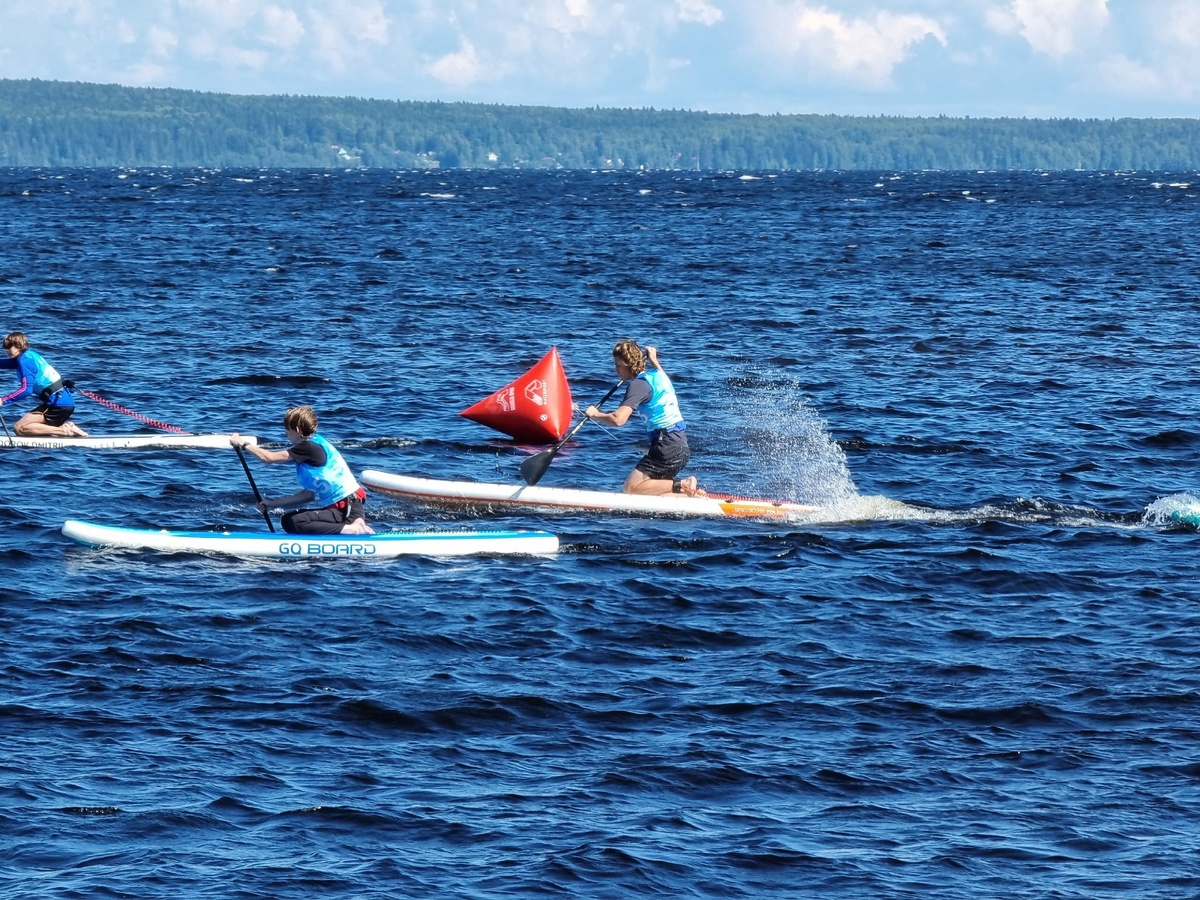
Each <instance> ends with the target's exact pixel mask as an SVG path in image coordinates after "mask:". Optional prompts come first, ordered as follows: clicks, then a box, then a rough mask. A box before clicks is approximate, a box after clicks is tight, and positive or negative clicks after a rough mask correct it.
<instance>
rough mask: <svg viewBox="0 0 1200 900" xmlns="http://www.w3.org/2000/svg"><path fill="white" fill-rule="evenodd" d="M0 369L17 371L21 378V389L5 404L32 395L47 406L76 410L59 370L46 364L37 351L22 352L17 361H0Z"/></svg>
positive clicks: (7, 399) (6, 399) (9, 358)
mask: <svg viewBox="0 0 1200 900" xmlns="http://www.w3.org/2000/svg"><path fill="white" fill-rule="evenodd" d="M0 369H16V370H17V374H18V375H19V376H20V378H21V387H20V388H18V389H17V390H16V391H14V392H13V393H11V394H9V395H8V396H7V397H4V398H2V399H3V401H4V402H5V403H11V402H12V401H14V400H20V399H21V398H22V397H25V396H27V395H29V394H32V395H34V396H35V397H37V399H38V401H39V402H40V403H43V404H45V405H46V406H57V407H61V408H62V409H74V408H75V398H74V397H73V396H72V395H71V389H70V388H68V387H66V386H64V385H63V383H62V377H61V376H60V375H59V374H58V370H57V369H55V368H54V366H52V365H50V363H48V362H46V360H45V359H44V358H43V357H42V354H40V353H38V352H37V351H36V350H25V351H22V353H21V355H20V356H18V357H16V358H15V359H14V358H13V357H11V356H9V357H6V358H4V359H0ZM56 385H57V387H55V386H56Z"/></svg>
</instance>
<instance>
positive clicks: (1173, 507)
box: [1142, 493, 1200, 525]
mask: <svg viewBox="0 0 1200 900" xmlns="http://www.w3.org/2000/svg"><path fill="white" fill-rule="evenodd" d="M1142 522H1143V523H1144V524H1146V525H1179V524H1185V525H1200V499H1197V498H1196V497H1194V496H1193V495H1191V494H1187V493H1182V494H1172V495H1171V496H1169V497H1160V498H1158V499H1157V500H1155V501H1154V502H1153V503H1151V504H1150V505H1149V506H1147V507H1146V509H1145V511H1144V512H1143V513H1142Z"/></svg>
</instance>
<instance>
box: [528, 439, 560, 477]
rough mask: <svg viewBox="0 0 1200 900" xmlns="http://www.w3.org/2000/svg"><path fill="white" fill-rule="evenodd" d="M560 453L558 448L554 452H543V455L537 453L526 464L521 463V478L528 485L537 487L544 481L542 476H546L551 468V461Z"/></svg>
mask: <svg viewBox="0 0 1200 900" xmlns="http://www.w3.org/2000/svg"><path fill="white" fill-rule="evenodd" d="M557 452H558V448H557V447H555V448H554V449H553V450H543V451H542V452H541V453H535V454H533V456H531V457H529V458H528V459H527V460H525V462H523V463H521V478H523V479H524V481H525V483H526V484H528V485H535V484H537V483H538V482H539V481H541V480H542V476H543V475H545V474H546V470H547V469H548V468H550V461H551V460H553V459H554V454H556V453H557Z"/></svg>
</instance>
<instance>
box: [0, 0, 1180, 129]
mask: <svg viewBox="0 0 1200 900" xmlns="http://www.w3.org/2000/svg"><path fill="white" fill-rule="evenodd" d="M0 78H43V79H50V80H58V81H89V82H100V83H117V84H125V85H135V86H149V87H176V88H188V89H193V90H203V91H219V92H226V93H235V94H306V95H326V96H339V97H341V96H356V97H374V98H381V99H389V100H446V101H454V100H466V101H478V102H485V103H515V104H533V105H549V106H570V107H581V106H616V107H655V108H658V109H694V110H708V111H711V112H743V113H744V112H759V113H775V112H782V113H807V112H815V113H841V114H847V115H906V116H908V115H926V116H928V115H942V114H944V115H949V116H1028V117H1037V118H1046V117H1057V118H1062V117H1080V118H1090V117H1100V118H1113V117H1122V116H1145V117H1163V116H1184V117H1196V116H1200V0H0Z"/></svg>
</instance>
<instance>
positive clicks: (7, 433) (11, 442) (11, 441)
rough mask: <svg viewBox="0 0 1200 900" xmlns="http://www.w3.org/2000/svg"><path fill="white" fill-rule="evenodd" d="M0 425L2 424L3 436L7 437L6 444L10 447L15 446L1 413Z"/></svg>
mask: <svg viewBox="0 0 1200 900" xmlns="http://www.w3.org/2000/svg"><path fill="white" fill-rule="evenodd" d="M0 425H3V426H4V436H5V437H6V438H8V446H10V447H15V446H17V442H16V441H14V440H13V436H12V434H11V432H9V430H8V423H7V422H5V421H4V416H3V415H0Z"/></svg>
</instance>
